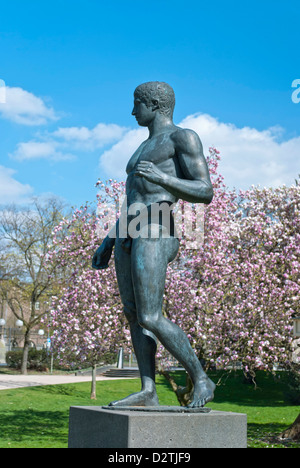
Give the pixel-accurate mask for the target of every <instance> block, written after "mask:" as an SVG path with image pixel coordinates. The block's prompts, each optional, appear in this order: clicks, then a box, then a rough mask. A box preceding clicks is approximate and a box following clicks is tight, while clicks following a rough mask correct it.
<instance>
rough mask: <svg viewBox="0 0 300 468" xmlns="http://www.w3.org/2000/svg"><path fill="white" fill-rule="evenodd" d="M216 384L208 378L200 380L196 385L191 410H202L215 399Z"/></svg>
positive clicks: (190, 405)
mask: <svg viewBox="0 0 300 468" xmlns="http://www.w3.org/2000/svg"><path fill="white" fill-rule="evenodd" d="M215 388H216V386H215V384H214V383H213V381H212V380H210V379H209V378H208V377H206V378H204V379H203V378H202V379H200V380H199V381H198V382H197V383H196V384H195V385H194V393H193V399H192V401H191V403H190V404H189V405H188V407H189V408H202V407H203V406H205V405H206V403H209V402H210V401H212V400H213V399H214V391H215Z"/></svg>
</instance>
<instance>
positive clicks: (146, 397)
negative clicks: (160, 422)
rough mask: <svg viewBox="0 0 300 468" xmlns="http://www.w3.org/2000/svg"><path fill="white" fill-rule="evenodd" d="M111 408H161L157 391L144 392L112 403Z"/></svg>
mask: <svg viewBox="0 0 300 468" xmlns="http://www.w3.org/2000/svg"><path fill="white" fill-rule="evenodd" d="M109 406H159V401H158V397H157V394H156V391H149V390H142V391H140V392H137V393H132V394H131V395H129V396H128V397H126V398H123V399H122V400H116V401H112V402H111V403H110V404H109Z"/></svg>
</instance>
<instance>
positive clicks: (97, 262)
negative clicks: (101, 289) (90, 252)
mask: <svg viewBox="0 0 300 468" xmlns="http://www.w3.org/2000/svg"><path fill="white" fill-rule="evenodd" d="M113 247H114V240H113V239H108V238H107V237H106V238H105V239H104V241H103V242H102V244H101V245H100V247H99V248H98V249H97V250H96V252H95V254H94V256H93V262H92V267H93V268H94V269H95V270H103V269H105V268H108V262H109V260H110V257H111V254H112V251H113Z"/></svg>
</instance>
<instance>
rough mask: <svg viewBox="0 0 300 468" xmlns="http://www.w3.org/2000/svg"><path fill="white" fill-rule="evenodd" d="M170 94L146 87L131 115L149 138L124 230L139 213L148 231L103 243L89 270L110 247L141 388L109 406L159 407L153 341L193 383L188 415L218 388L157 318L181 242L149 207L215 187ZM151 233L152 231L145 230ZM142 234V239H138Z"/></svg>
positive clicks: (130, 182)
mask: <svg viewBox="0 0 300 468" xmlns="http://www.w3.org/2000/svg"><path fill="white" fill-rule="evenodd" d="M174 106H175V95H174V91H173V89H172V88H171V87H170V86H169V85H168V84H166V83H162V82H149V83H144V84H141V85H140V86H138V87H137V88H136V90H135V92H134V108H133V111H132V115H134V116H135V118H136V120H137V122H138V124H139V125H140V126H143V127H148V129H149V138H148V139H147V140H145V141H144V142H143V143H142V144H141V145H140V147H139V148H138V149H137V151H136V152H135V153H134V154H133V156H132V157H131V158H130V160H129V162H128V164H127V169H126V172H127V181H126V197H127V199H126V200H127V210H128V211H127V213H130V212H131V214H128V216H127V225H128V223H129V222H130V221H132V220H133V219H134V214H132V210H131V208H133V207H134V210H133V211H134V212H137V210H138V209H139V208H140V211H141V212H143V213H144V214H145V216H144V219H146V221H147V222H146V224H145V225H144V226H143V227H142V228H141V230H140V235H138V236H132V235H130V232H129V234H127V235H126V236H123V237H121V235H120V232H121V230H120V226H118V225H117V229H116V233H117V234H116V236H115V237H116V238H111V237H110V236H109V235H108V236H107V237H106V238H105V239H104V241H103V242H102V244H101V246H100V247H99V248H98V250H97V251H96V253H95V255H94V258H93V268H95V269H101V268H107V267H108V262H109V259H110V256H111V253H112V250H113V248H114V247H115V266H116V273H117V279H118V285H119V290H120V295H121V299H122V303H123V305H124V313H125V315H126V317H127V319H128V322H129V325H130V331H131V337H132V343H133V347H134V352H135V355H136V358H137V362H138V366H139V370H140V375H141V381H142V388H141V391H140V392H137V393H133V394H132V395H129V396H128V397H126V398H124V399H122V400H120V401H114V402H112V403H110V406H157V405H159V402H158V397H157V393H156V386H155V354H156V339H158V340H159V341H160V342H161V343H162V345H163V346H165V348H166V349H167V350H168V351H169V352H170V353H171V354H172V355H173V356H174V357H175V358H176V359H177V360H178V361H179V362H180V363H181V365H182V366H183V367H184V368H185V369H186V371H187V372H188V374H189V376H190V377H191V380H192V382H193V386H194V389H193V398H192V401H191V403H190V405H189V407H191V408H196V407H203V406H204V405H205V404H206V403H208V402H209V401H212V400H213V397H214V390H215V384H214V383H213V382H212V381H211V380H210V379H209V378H208V377H207V375H206V374H205V372H204V370H203V368H202V366H201V364H200V362H199V360H198V358H197V356H196V354H195V352H194V351H193V349H192V347H191V345H190V343H189V340H188V338H187V336H186V335H185V333H184V332H183V331H182V330H181V328H179V327H178V326H177V325H176V324H174V323H172V322H170V321H169V320H168V319H166V318H165V317H164V316H163V314H162V302H163V295H164V287H165V277H166V270H167V266H168V263H169V262H171V261H172V260H174V259H175V257H176V255H177V253H178V249H179V241H178V238H177V237H176V235H175V234H174V223H173V216H172V211H171V210H169V215H168V216H167V219H166V216H162V217H158V218H157V217H156V219H155V220H154V221H153V218H152V217H151V216H150V215H151V207H153V206H154V205H155V204H156V205H157V204H158V205H159V206H160V205H161V204H164V205H167V206H169V207H172V206H174V203H176V202H177V201H178V199H183V200H186V201H188V202H192V203H205V204H209V203H210V202H211V200H212V198H213V188H212V184H211V180H210V176H209V172H208V167H207V163H206V160H205V158H204V155H203V149H202V144H201V141H200V139H199V137H198V135H197V134H196V133H195V132H194V131H192V130H186V129H182V128H179V127H177V126H176V125H174V123H173V110H174ZM149 228H150V231H149ZM142 231H143V232H142Z"/></svg>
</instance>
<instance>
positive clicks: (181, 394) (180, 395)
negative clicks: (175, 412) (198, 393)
mask: <svg viewBox="0 0 300 468" xmlns="http://www.w3.org/2000/svg"><path fill="white" fill-rule="evenodd" d="M158 372H159V373H160V374H161V375H163V376H164V378H165V379H166V380H167V381H168V382H169V384H170V385H171V387H172V390H173V391H174V392H175V395H176V397H177V400H178V402H179V404H180V406H187V405H188V404H189V403H190V402H191V400H192V391H193V384H192V381H191V379H190V377H189V375H188V374H186V386H185V387H182V386H181V385H177V383H176V382H175V380H174V379H173V377H171V375H170V374H169V372H167V371H165V370H164V369H162V368H159V369H158Z"/></svg>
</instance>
